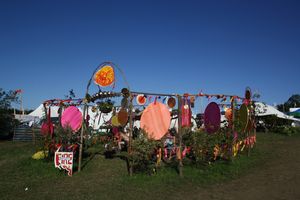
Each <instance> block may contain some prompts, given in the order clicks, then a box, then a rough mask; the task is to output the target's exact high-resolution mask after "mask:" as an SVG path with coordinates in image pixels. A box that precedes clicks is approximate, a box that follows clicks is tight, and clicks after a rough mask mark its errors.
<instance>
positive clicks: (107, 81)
mask: <svg viewBox="0 0 300 200" xmlns="http://www.w3.org/2000/svg"><path fill="white" fill-rule="evenodd" d="M114 81H115V72H114V68H113V67H112V66H110V65H105V66H103V67H102V68H101V69H99V70H98V71H97V72H96V73H95V75H94V82H95V83H96V84H97V85H100V86H102V87H106V86H110V85H111V84H112V83H113V82H114Z"/></svg>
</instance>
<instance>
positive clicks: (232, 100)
mask: <svg viewBox="0 0 300 200" xmlns="http://www.w3.org/2000/svg"><path fill="white" fill-rule="evenodd" d="M234 101H235V98H234V97H232V99H230V103H231V111H232V122H231V132H232V133H231V134H233V135H234V131H235V130H234V120H235V107H234V104H235V103H234ZM232 145H233V142H232V144H231V148H230V149H229V159H230V160H232V158H233V156H232V154H233V152H232Z"/></svg>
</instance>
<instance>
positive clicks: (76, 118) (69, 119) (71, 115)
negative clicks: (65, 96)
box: [61, 106, 82, 132]
mask: <svg viewBox="0 0 300 200" xmlns="http://www.w3.org/2000/svg"><path fill="white" fill-rule="evenodd" d="M61 125H62V127H64V128H66V127H68V126H69V127H71V129H72V130H73V131H74V132H76V131H78V130H79V129H80V127H81V125H82V114H81V112H80V110H79V109H78V108H76V107H75V106H70V107H68V108H67V109H65V110H64V112H63V114H62V117H61Z"/></svg>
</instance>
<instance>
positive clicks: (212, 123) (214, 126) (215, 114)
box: [204, 102, 221, 134]
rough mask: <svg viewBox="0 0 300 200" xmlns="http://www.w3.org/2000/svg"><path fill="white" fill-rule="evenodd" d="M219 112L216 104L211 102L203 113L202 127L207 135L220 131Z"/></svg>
mask: <svg viewBox="0 0 300 200" xmlns="http://www.w3.org/2000/svg"><path fill="white" fill-rule="evenodd" d="M220 124H221V112H220V108H219V106H218V104H216V103H215V102H211V103H209V104H208V105H207V107H206V109H205V111H204V126H205V130H206V132H207V133H209V134H212V133H215V132H217V131H218V130H219V129H220Z"/></svg>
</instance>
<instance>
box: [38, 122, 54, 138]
mask: <svg viewBox="0 0 300 200" xmlns="http://www.w3.org/2000/svg"><path fill="white" fill-rule="evenodd" d="M53 131H54V126H53V124H52V122H51V121H49V122H44V123H43V124H42V127H41V133H42V134H43V135H45V136H46V135H48V134H50V135H52V134H53Z"/></svg>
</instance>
